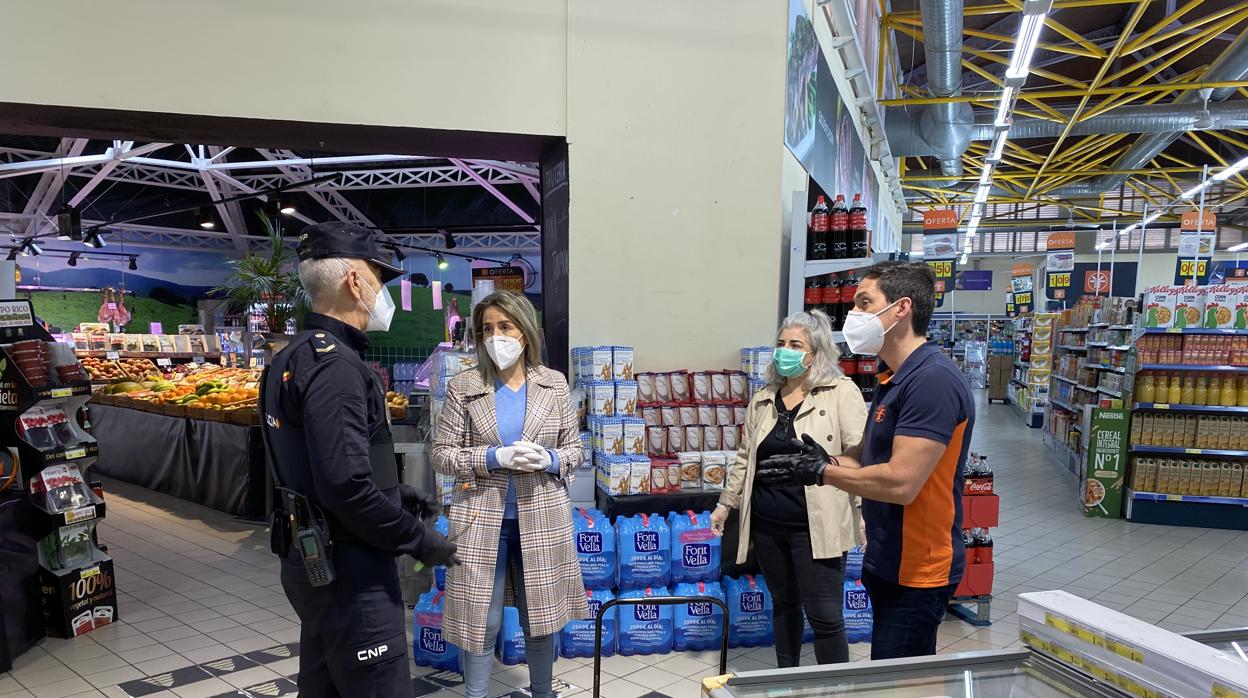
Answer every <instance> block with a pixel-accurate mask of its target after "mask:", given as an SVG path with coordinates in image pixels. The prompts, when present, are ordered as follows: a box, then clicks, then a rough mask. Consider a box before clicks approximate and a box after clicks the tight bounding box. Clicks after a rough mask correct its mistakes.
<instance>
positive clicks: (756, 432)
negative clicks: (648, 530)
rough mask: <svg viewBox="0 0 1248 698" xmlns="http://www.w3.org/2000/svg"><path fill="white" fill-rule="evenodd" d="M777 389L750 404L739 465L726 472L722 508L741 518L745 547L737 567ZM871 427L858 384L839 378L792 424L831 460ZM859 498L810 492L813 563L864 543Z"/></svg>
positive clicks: (813, 395)
mask: <svg viewBox="0 0 1248 698" xmlns="http://www.w3.org/2000/svg"><path fill="white" fill-rule="evenodd" d="M778 399H779V396H778V394H777V386H775V385H769V386H767V387H766V388H763V389H762V390H759V391H758V392H757V393H756V394H755V395H754V399H753V400H751V401H750V407H749V411H748V412H747V413H746V416H745V436H744V437H743V438H742V440H741V447H740V449H738V451H737V460H736V462H735V463H734V464H733V465H732V467H731V468H729V470H728V482H727V483H726V484H725V485H724V492H723V494H721V495H720V496H719V503H720V504H723V505H725V506H729V507H733V508H734V509H737V510H738V511H739V512H740V514H741V515H740V516H739V517H737V519H738V521H739V526H740V531H741V539H740V540H741V542H740V544H739V545H738V547H737V564H741V563H744V562H745V559H746V556H747V555H748V553H749V549H750V499H751V496H752V494H753V491H754V472H755V469H756V467H757V462H756V461H757V458H756V456H757V451H758V446H759V444H761V443H762V442H763V439H765V438H767V434H769V433H771V430H772V428H773V427H775V425H776V408H775V401H776V400H778ZM866 424H867V407H866V403H864V402H863V400H862V393H861V392H860V391H859V390H858V387H857V386H856V385H854V382H853V381H852V380H850V379H848V378H845V377H841V378H837V379H836V380H834V381H832V382H831V383H830V384H828V385H823V386H817V387H815V388H813V389H812V390H811V391H810V394H809V395H807V396H806V399H805V400H804V401H803V402H802V409H801V411H800V412H799V413H798V415H797V419H795V420H794V421H793V428H794V430H795V431H796V432H797V435H798V436H799V437H800V436H801V435H802V434H810V435H811V436H813V437H814V438H815V440H816V441H818V442H819V444H820V445H822V446H823V448H824V449H825V450H826V451H827V452H828V454H829V455H833V456H835V455H838V454H841V453H844V452H845V451H846V449H849V448H852V447H853V446H856V445H857V444H858V442H859V441H861V440H862V433H863V430H864V428H865V427H866ZM861 508H862V501H861V499H860V498H858V497H855V496H852V495H850V494H849V493H848V492H845V491H844V490H839V489H837V488H835V487H831V486H827V485H816V486H812V487H807V488H806V509H807V511H808V512H809V516H810V543H811V548H812V549H813V551H814V555H815V559H823V558H830V557H837V556H839V555H841V554H842V553H844V552H845V551H846V550H849V549H850V548H852V547H854V546H855V545H859V544H861V543H862V542H863V537H862V530H861V529H860V528H859V526H858V519H859V515H860V514H859V512H860V511H861Z"/></svg>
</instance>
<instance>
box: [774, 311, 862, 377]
mask: <svg viewBox="0 0 1248 698" xmlns="http://www.w3.org/2000/svg"><path fill="white" fill-rule="evenodd" d="M790 329H797V330H802V331H803V332H805V333H806V339H807V342H806V344H807V345H808V346H809V347H810V352H811V353H812V354H814V361H813V362H812V363H811V365H810V368H808V369H806V373H803V374H802V381H803V383H804V384H805V386H806V387H807V388H813V387H815V386H819V385H827V384H829V383H831V382H832V381H834V380H836V379H837V378H840V377H841V376H842V375H844V374H842V373H841V363H840V361H841V352H840V351H839V350H837V348H836V340H835V339H834V338H833V337H832V321H831V320H829V319H828V316H827V315H826V314H825V313H824V312H823V311H822V310H814V311H811V312H809V313H805V312H801V313H793V314H792V315H790V316H788V317H786V318H785V319H784V322H782V323H780V329H779V330H778V331H777V332H776V340H777V341H779V339H780V334H781V333H782V332H784V331H785V330H790ZM767 382H769V383H773V384H775V385H779V384H781V383H783V382H784V376H781V375H780V373H779V372H778V371H776V365H775V364H774V363H772V364H769V365H768V366H767Z"/></svg>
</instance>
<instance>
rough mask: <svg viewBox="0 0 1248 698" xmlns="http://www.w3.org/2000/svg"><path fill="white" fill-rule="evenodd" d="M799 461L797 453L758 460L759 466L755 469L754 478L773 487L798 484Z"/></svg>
mask: <svg viewBox="0 0 1248 698" xmlns="http://www.w3.org/2000/svg"><path fill="white" fill-rule="evenodd" d="M797 461H798V456H796V455H784V456H772V457H771V458H766V459H763V460H761V461H759V462H758V468H757V469H756V470H755V471H754V479H755V480H758V481H759V482H761V483H763V484H765V485H768V486H771V487H782V486H784V485H795V484H797Z"/></svg>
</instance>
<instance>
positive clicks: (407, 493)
mask: <svg viewBox="0 0 1248 698" xmlns="http://www.w3.org/2000/svg"><path fill="white" fill-rule="evenodd" d="M399 499H400V501H401V502H402V504H403V508H404V509H406V510H408V511H410V512H412V515H413V516H415V517H416V518H418V519H420V520H421V521H424V520H425V519H433V518H437V516H438V515H439V514H441V513H442V502H441V501H439V500H438V498H437V497H435V496H433V495H430V494H425V493H424V492H421V491H420V490H418V489H416V488H415V487H412V486H411V485H399Z"/></svg>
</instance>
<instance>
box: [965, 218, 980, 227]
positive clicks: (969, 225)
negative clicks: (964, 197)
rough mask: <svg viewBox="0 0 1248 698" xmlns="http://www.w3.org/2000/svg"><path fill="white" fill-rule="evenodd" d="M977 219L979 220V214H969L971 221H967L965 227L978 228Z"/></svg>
mask: <svg viewBox="0 0 1248 698" xmlns="http://www.w3.org/2000/svg"><path fill="white" fill-rule="evenodd" d="M979 220H980V217H979V216H974V215H973V216H971V222H970V223H967V224H966V227H967V228H970V229H972V230H973V229H975V228H978V227H979Z"/></svg>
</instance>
